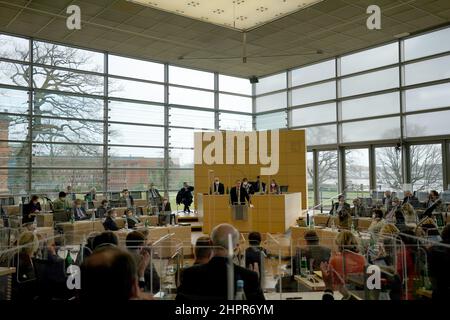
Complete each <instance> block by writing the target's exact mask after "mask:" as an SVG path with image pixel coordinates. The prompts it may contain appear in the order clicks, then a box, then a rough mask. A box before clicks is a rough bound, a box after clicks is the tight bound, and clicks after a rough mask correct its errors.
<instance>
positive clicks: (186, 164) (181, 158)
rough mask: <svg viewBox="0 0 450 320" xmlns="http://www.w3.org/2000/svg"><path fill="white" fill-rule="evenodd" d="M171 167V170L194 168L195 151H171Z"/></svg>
mask: <svg viewBox="0 0 450 320" xmlns="http://www.w3.org/2000/svg"><path fill="white" fill-rule="evenodd" d="M169 166H170V167H171V168H194V150H192V149H170V150H169Z"/></svg>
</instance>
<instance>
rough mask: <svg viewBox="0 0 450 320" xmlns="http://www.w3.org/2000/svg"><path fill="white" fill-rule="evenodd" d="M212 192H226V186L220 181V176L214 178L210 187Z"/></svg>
mask: <svg viewBox="0 0 450 320" xmlns="http://www.w3.org/2000/svg"><path fill="white" fill-rule="evenodd" d="M210 194H216V195H217V194H225V186H224V185H223V183H222V182H220V180H219V177H215V178H214V182H213V184H212V186H211V188H210Z"/></svg>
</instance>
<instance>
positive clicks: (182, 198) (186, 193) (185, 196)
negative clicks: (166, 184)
mask: <svg viewBox="0 0 450 320" xmlns="http://www.w3.org/2000/svg"><path fill="white" fill-rule="evenodd" d="M192 191H194V187H191V186H189V187H187V188H184V187H183V188H181V189H180V191H178V193H177V199H176V201H177V204H181V203H182V204H184V205H186V206H190V205H191V204H192V199H193V196H192Z"/></svg>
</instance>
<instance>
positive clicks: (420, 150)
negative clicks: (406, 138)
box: [410, 144, 444, 191]
mask: <svg viewBox="0 0 450 320" xmlns="http://www.w3.org/2000/svg"><path fill="white" fill-rule="evenodd" d="M410 153H411V154H410V158H411V164H410V165H411V184H412V185H413V190H414V191H429V190H433V189H435V190H438V191H442V189H443V185H444V181H443V171H442V170H443V166H442V146H441V145H440V144H424V145H412V146H411V148H410Z"/></svg>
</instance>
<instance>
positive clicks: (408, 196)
mask: <svg viewBox="0 0 450 320" xmlns="http://www.w3.org/2000/svg"><path fill="white" fill-rule="evenodd" d="M413 201H418V199H417V198H416V196H414V195H413V193H412V192H411V191H410V190H406V191H405V197H404V198H403V204H405V203H410V202H413Z"/></svg>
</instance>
